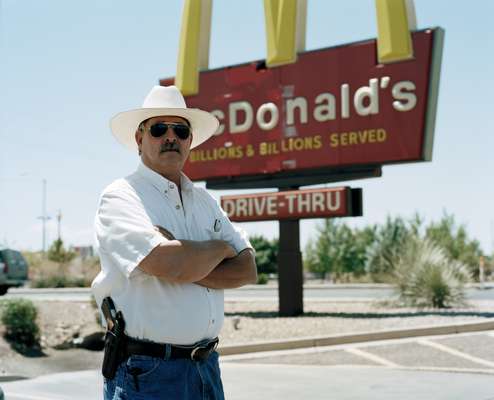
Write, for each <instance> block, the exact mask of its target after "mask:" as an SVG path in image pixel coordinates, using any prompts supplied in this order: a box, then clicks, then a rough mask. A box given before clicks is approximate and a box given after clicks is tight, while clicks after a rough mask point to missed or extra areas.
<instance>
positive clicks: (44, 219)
mask: <svg viewBox="0 0 494 400" xmlns="http://www.w3.org/2000/svg"><path fill="white" fill-rule="evenodd" d="M41 202H42V210H41V212H42V215H41V217H38V219H40V220H41V221H42V224H43V233H42V234H43V248H42V251H43V256H44V255H45V252H46V221H48V220H49V219H50V217H49V216H48V215H46V179H43V195H42V200H41Z"/></svg>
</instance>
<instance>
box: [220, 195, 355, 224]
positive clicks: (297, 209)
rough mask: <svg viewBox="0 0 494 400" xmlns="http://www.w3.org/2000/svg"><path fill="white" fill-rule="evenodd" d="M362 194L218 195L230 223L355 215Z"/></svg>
mask: <svg viewBox="0 0 494 400" xmlns="http://www.w3.org/2000/svg"><path fill="white" fill-rule="evenodd" d="M361 204H362V191H361V190H360V189H350V188H349V187H338V188H331V189H321V188H319V189H306V190H291V191H283V192H270V193H256V194H245V195H235V196H222V197H221V207H222V208H223V209H224V210H225V212H226V213H227V214H228V217H229V218H230V219H231V220H232V221H237V222H244V221H266V220H284V219H300V218H329V217H346V216H357V215H361V213H362V207H361Z"/></svg>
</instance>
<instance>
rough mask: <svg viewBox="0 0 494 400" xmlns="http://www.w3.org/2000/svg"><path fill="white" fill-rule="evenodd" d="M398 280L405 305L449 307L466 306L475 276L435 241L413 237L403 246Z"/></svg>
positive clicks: (399, 292) (399, 258)
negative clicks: (469, 287) (467, 293)
mask: <svg viewBox="0 0 494 400" xmlns="http://www.w3.org/2000/svg"><path fill="white" fill-rule="evenodd" d="M394 277H395V284H396V287H397V290H398V294H399V297H400V300H401V301H402V302H403V303H404V304H406V305H410V306H417V307H434V308H445V307H452V306H462V305H465V303H466V301H465V300H466V293H465V283H467V282H469V281H470V280H471V273H470V271H469V269H468V267H467V266H466V265H465V264H463V263H461V262H460V261H458V260H452V259H450V258H449V257H448V256H447V255H446V252H445V251H444V250H443V249H442V248H441V247H439V246H438V245H437V244H435V243H434V242H432V241H430V240H428V239H420V238H418V237H417V236H413V237H409V239H408V240H407V242H406V243H405V244H404V245H403V246H402V252H401V254H400V255H399V257H398V258H397V263H396V269H395V273H394Z"/></svg>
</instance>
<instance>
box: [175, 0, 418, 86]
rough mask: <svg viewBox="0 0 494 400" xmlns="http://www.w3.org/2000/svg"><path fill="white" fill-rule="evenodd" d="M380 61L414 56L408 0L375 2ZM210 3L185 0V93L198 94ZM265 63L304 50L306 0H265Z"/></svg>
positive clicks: (179, 82) (180, 80)
mask: <svg viewBox="0 0 494 400" xmlns="http://www.w3.org/2000/svg"><path fill="white" fill-rule="evenodd" d="M375 5H376V16H377V53H378V60H379V62H380V63H390V62H397V61H403V60H407V59H410V58H412V57H413V48H412V39H411V31H412V30H415V29H416V18H415V9H414V4H413V0H375ZM212 6H213V4H212V0H185V1H184V9H183V14H182V29H181V33H180V45H179V53H178V62H177V73H176V77H175V85H176V86H177V87H178V88H179V89H180V90H181V92H182V93H183V94H184V95H185V96H188V95H193V94H197V93H199V72H200V71H201V70H206V69H208V66H209V42H210V36H211V10H212ZM264 15H265V23H266V43H267V55H266V65H267V66H268V67H275V66H278V65H283V64H289V63H293V62H295V61H296V60H297V53H298V52H301V51H304V50H305V31H306V18H307V0H264Z"/></svg>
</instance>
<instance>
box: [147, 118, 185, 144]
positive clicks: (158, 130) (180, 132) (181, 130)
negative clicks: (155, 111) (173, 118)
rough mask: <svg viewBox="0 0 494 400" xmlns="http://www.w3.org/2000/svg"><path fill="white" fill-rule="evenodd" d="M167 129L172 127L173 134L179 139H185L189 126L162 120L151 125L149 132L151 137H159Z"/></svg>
mask: <svg viewBox="0 0 494 400" xmlns="http://www.w3.org/2000/svg"><path fill="white" fill-rule="evenodd" d="M168 129H172V130H173V132H175V135H177V136H178V138H179V139H181V140H186V139H188V137H189V136H190V126H188V125H185V124H170V123H164V122H158V123H157V124H154V125H151V128H149V132H150V133H151V136H152V137H155V138H159V137H161V136H163V135H164V134H165V133H166V132H167V131H168Z"/></svg>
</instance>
